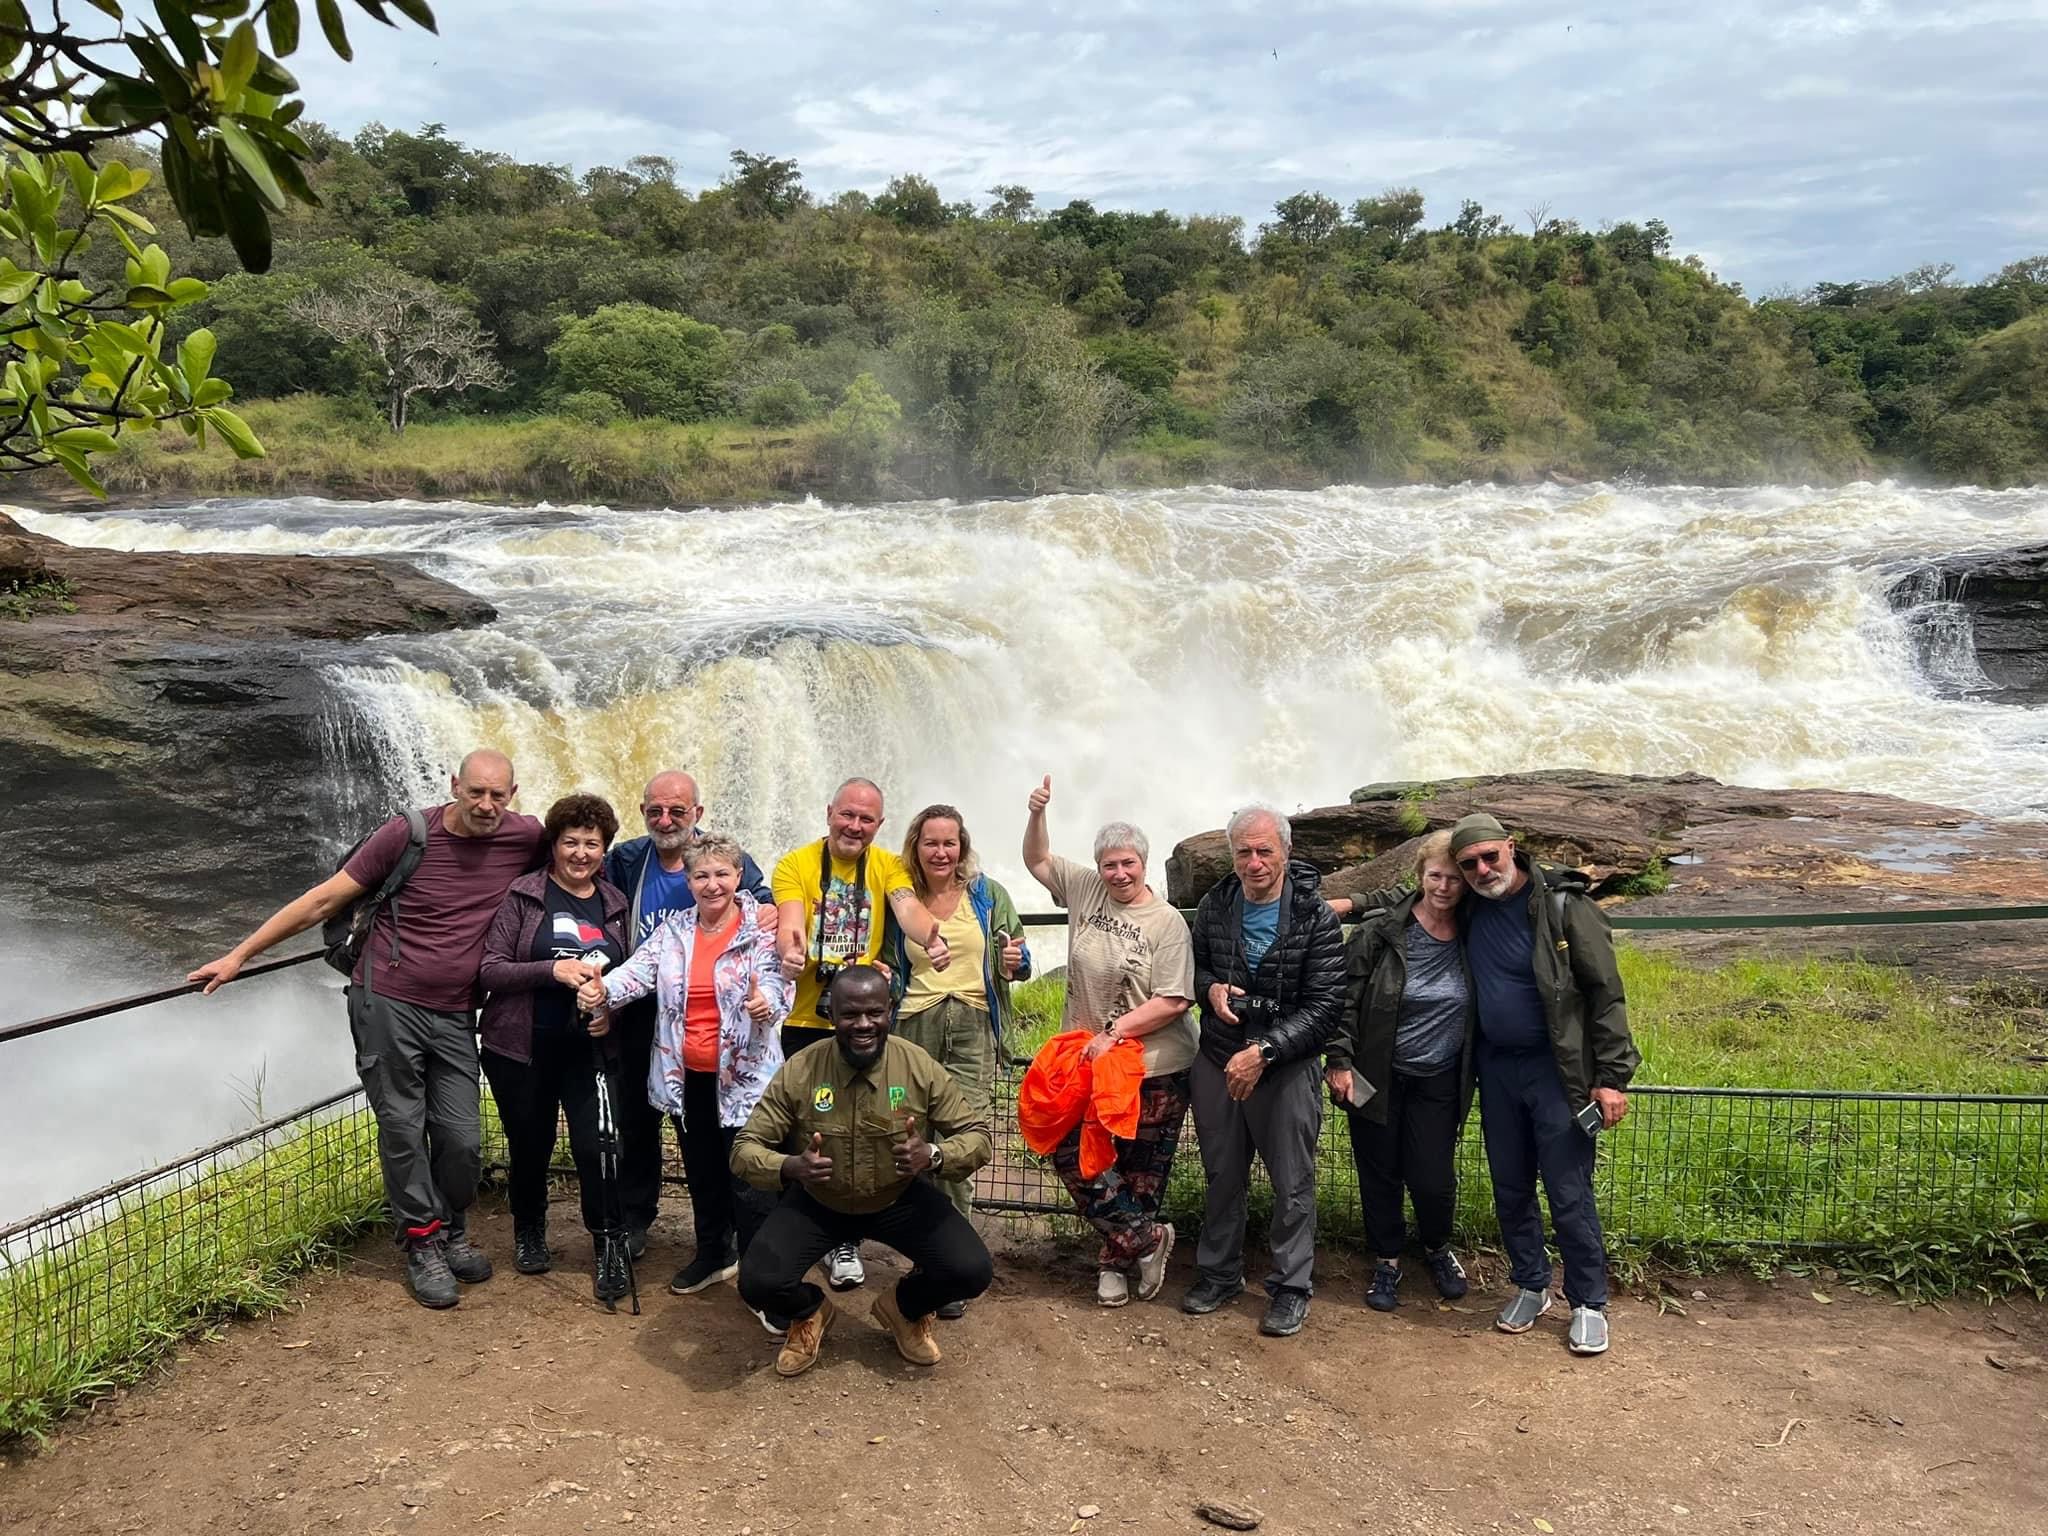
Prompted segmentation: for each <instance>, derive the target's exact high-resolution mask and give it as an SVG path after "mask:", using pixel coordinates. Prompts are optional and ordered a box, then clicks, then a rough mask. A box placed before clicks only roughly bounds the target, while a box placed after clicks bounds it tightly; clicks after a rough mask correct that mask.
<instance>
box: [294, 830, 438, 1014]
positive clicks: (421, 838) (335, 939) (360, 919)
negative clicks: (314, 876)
mask: <svg viewBox="0 0 2048 1536" xmlns="http://www.w3.org/2000/svg"><path fill="white" fill-rule="evenodd" d="M404 814H405V830H406V840H405V848H404V849H403V851H401V852H400V853H399V855H398V862H397V863H396V864H394V865H392V866H391V873H390V874H388V875H386V876H385V877H384V883H383V884H382V885H380V886H378V887H377V889H376V890H374V891H367V892H365V893H364V894H363V895H361V896H359V897H357V898H356V899H355V901H353V902H351V903H350V904H349V905H348V906H346V907H343V908H342V909H341V910H340V911H339V912H337V913H335V914H334V915H333V916H332V917H330V918H328V919H327V921H326V922H324V923H322V924H321V925H320V942H321V943H322V944H323V945H325V946H326V949H327V955H326V959H327V963H328V964H329V965H331V966H333V967H334V968H335V969H336V970H337V971H339V972H341V974H342V975H344V976H353V975H354V974H355V969H356V961H357V960H359V959H361V958H362V953H363V945H364V944H365V943H367V942H368V941H369V937H370V924H371V923H373V922H375V921H376V918H377V913H378V912H379V911H380V910H381V909H382V908H383V906H384V904H385V903H386V902H389V903H391V959H392V962H393V963H394V964H395V963H396V962H397V960H398V893H399V891H400V890H401V889H402V888H403V887H404V885H405V882H406V881H408V880H410V879H411V878H412V872H413V871H414V870H416V869H418V868H419V867H420V856H421V855H422V854H424V853H425V852H426V851H427V818H426V816H425V815H424V814H423V813H421V812H419V811H416V810H408V811H406V812H405V813H404ZM379 830H382V829H381V828H380V829H379ZM376 835H377V834H376V833H375V832H372V833H369V834H368V835H367V836H365V837H362V838H360V839H358V840H357V842H356V845H355V847H353V848H351V849H349V851H348V852H347V853H345V854H343V855H342V856H341V863H340V864H338V865H336V866H335V868H336V871H337V873H338V872H339V871H340V870H341V869H343V868H346V867H347V865H348V861H349V860H350V859H352V858H354V857H355V856H356V854H357V852H358V851H360V850H361V848H362V846H363V844H364V843H367V842H368V841H369V840H370V838H372V837H375V836H376Z"/></svg>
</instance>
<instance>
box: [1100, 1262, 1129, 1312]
mask: <svg viewBox="0 0 2048 1536" xmlns="http://www.w3.org/2000/svg"><path fill="white" fill-rule="evenodd" d="M1130 1299H1131V1282H1130V1279H1129V1277H1128V1276H1126V1275H1125V1274H1124V1272H1123V1271H1122V1270H1120V1269H1105V1270H1102V1271H1101V1272H1100V1273H1098V1274H1097V1275H1096V1277H1095V1304H1096V1305H1097V1306H1098V1307H1120V1306H1122V1305H1123V1304H1124V1303H1125V1302H1127V1301H1129V1300H1130Z"/></svg>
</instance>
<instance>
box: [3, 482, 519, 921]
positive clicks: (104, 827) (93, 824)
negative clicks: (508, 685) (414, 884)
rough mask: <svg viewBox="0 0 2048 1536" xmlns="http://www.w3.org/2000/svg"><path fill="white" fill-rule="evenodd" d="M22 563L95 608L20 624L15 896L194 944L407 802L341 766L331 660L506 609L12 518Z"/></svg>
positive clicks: (310, 568) (414, 578) (8, 663)
mask: <svg viewBox="0 0 2048 1536" xmlns="http://www.w3.org/2000/svg"><path fill="white" fill-rule="evenodd" d="M19 560H32V561H34V562H36V563H37V568H38V569H39V570H41V571H43V572H44V573H46V575H47V576H48V577H52V578H61V579H64V580H67V581H69V582H70V583H71V589H72V590H71V602H72V603H73V604H74V605H75V607H76V610H77V611H76V612H73V613H42V614H38V615H36V616H34V617H32V618H30V619H27V620H24V621H7V620H0V841H4V845H5V847H6V848H7V851H8V864H9V867H8V872H7V873H8V878H9V883H10V892H9V894H10V898H11V899H13V900H15V901H20V902H31V903H33V905H34V906H35V908H36V910H37V911H38V913H39V915H45V916H56V917H65V916H76V917H79V918H81V919H85V920H90V921H93V922H106V921H110V920H111V921H115V922H120V923H123V924H124V926H126V927H128V928H129V929H130V930H131V931H132V932H134V933H135V934H137V935H139V936H141V937H144V938H154V939H157V940H160V941H163V942H165V943H168V944H171V945H175V946H177V947H179V948H181V949H189V948H192V947H195V946H197V947H204V946H205V945H210V944H213V943H216V942H218V941H229V940H232V939H233V938H234V937H236V936H237V935H238V934H239V933H240V932H241V931H243V930H245V929H246V928H247V926H248V917H249V913H250V912H251V911H254V910H258V909H263V908H266V907H267V905H269V904H273V903H274V902H276V901H279V900H282V899H283V898H285V897H287V896H290V895H293V894H295V893H297V892H298V891H299V890H302V889H303V888H304V887H305V886H307V885H309V884H311V883H312V882H313V881H314V880H315V879H317V878H319V877H320V876H322V875H324V874H326V873H327V872H328V868H327V865H328V862H329V860H328V857H327V855H328V854H330V853H331V852H333V851H337V850H333V849H331V848H329V847H328V844H329V842H330V840H331V839H332V837H333V835H334V832H335V829H336V828H337V827H348V826H352V825H355V824H358V823H361V822H364V821H365V820H366V819H374V817H375V816H376V815H379V814H381V813H382V812H383V811H384V809H386V808H384V807H382V806H379V805H376V804H375V793H376V792H375V789H374V786H372V785H369V784H367V783H364V782H360V781H359V780H358V778H357V776H356V775H355V774H354V773H353V771H352V770H351V768H350V767H349V765H348V763H347V762H346V761H337V756H336V754H335V752H334V751H333V742H332V740H331V736H332V733H333V731H334V729H335V725H336V721H335V718H334V715H333V708H334V701H333V699H332V697H331V696H330V693H329V690H328V688H327V686H326V684H325V682H324V681H323V679H322V675H321V669H322V668H323V667H324V666H326V665H327V664H329V663H331V662H335V661H339V660H342V659H344V658H345V657H346V656H348V655H350V654H352V653H351V652H350V651H349V650H348V649H347V647H348V646H349V645H350V644H351V643H352V642H356V641H360V640H363V639H366V638H368V637H370V636H373V635H378V634H390V633H402V632H418V631H425V630H437V629H453V628H459V627H462V626H465V625H470V624H481V623H488V622H490V621H491V620H492V619H494V618H495V617H496V611H495V610H494V609H493V608H492V607H491V605H490V604H488V603H486V602H484V601H483V600H482V599H480V598H477V597H474V596H472V595H471V594H469V593H467V592H464V591H462V590H461V589H460V588H457V587H453V586H450V585H449V584H448V583H446V582H443V581H439V580H436V579H435V578H433V577H431V576H425V575H422V574H421V573H419V572H418V571H416V570H414V569H412V567H410V566H408V565H405V564H403V563H402V562H398V561H387V560H376V559H359V558H348V559H328V558H325V557H317V556H308V555H227V554H218V555H157V554H134V553H129V552H124V551H115V550H101V549H77V548H73V547H71V546H69V545H65V544H62V543H59V542H57V541H56V540H53V539H46V538H43V537H41V536H40V535H37V534H32V533H28V532H27V531H25V530H23V529H21V528H19V527H18V526H17V525H16V524H15V523H14V522H13V521H12V520H10V519H8V518H7V517H5V516H4V515H0V565H6V564H9V563H10V562H14V561H19ZM344 729H345V727H344ZM346 756H347V754H345V753H344V754H342V757H343V758H345V757H346ZM224 892H232V893H233V899H232V900H231V901H229V900H224V899H223V893H224ZM228 909H232V910H228Z"/></svg>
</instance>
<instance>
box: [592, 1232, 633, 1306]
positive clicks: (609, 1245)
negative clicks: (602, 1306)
mask: <svg viewBox="0 0 2048 1536" xmlns="http://www.w3.org/2000/svg"><path fill="white" fill-rule="evenodd" d="M629 1262H630V1261H629V1260H628V1259H627V1258H626V1245H625V1244H624V1243H623V1242H607V1241H606V1240H605V1239H603V1238H599V1239H598V1240H597V1262H596V1264H595V1265H594V1266H593V1268H592V1271H591V1276H590V1294H591V1295H593V1296H595V1297H596V1298H597V1299H598V1300H599V1301H602V1302H606V1303H610V1302H614V1301H619V1300H622V1299H624V1297H625V1296H626V1295H627V1294H628V1293H629V1292H630V1291H631V1290H632V1289H633V1279H632V1276H631V1275H630V1274H628V1273H627V1270H626V1266H627V1264H628V1263H629Z"/></svg>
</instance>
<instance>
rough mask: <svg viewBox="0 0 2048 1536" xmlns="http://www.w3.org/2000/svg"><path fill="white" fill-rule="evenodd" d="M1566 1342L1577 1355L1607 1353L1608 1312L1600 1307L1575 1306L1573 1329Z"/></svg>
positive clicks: (1567, 1335) (1568, 1347) (1566, 1336)
mask: <svg viewBox="0 0 2048 1536" xmlns="http://www.w3.org/2000/svg"><path fill="white" fill-rule="evenodd" d="M1564 1342H1565V1347H1566V1348H1567V1349H1569V1350H1570V1351H1571V1352H1572V1353H1573V1354H1575V1355H1604V1354H1606V1353H1607V1314H1606V1313H1605V1312H1602V1311H1601V1310H1600V1309H1599V1308H1598V1307H1573V1308H1572V1326H1571V1331H1570V1332H1568V1333H1567V1334H1566V1335H1565V1336H1564Z"/></svg>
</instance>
